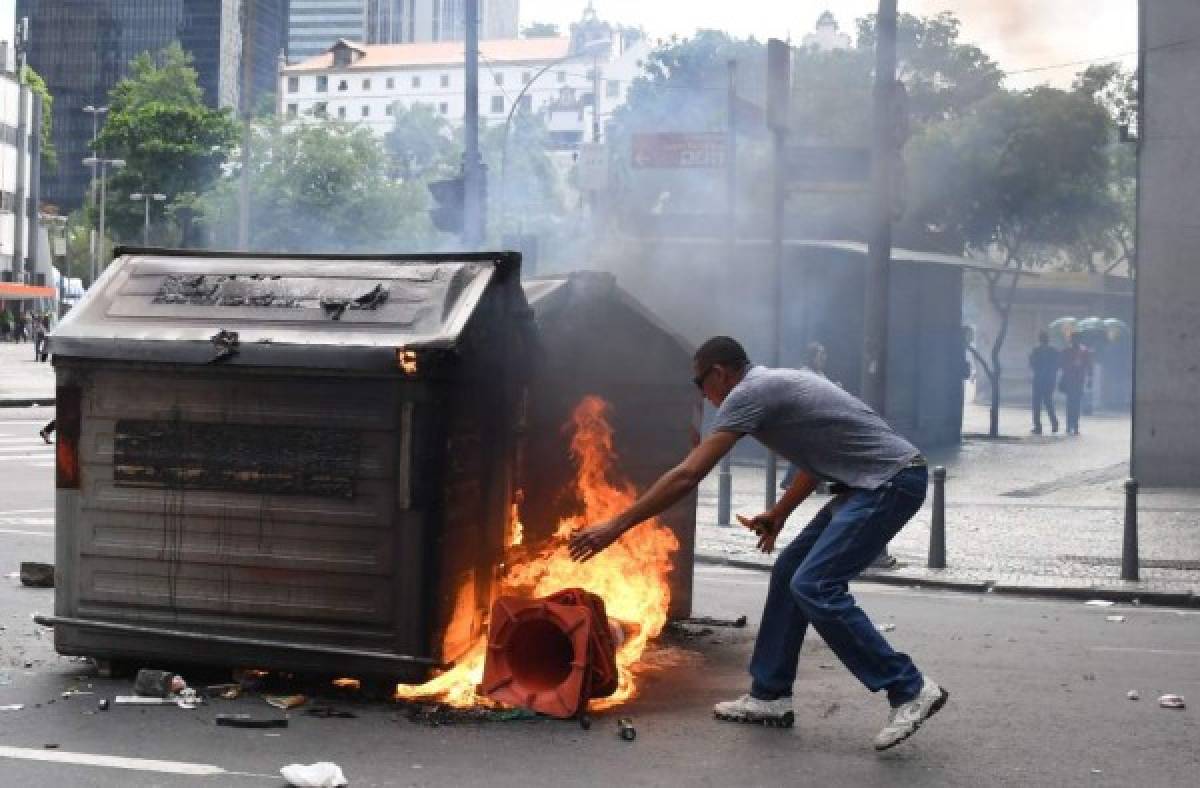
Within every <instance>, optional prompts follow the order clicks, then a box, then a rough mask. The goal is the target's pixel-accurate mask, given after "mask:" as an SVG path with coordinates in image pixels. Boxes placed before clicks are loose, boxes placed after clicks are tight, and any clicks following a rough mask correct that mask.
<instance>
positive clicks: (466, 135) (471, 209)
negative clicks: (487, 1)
mask: <svg viewBox="0 0 1200 788" xmlns="http://www.w3.org/2000/svg"><path fill="white" fill-rule="evenodd" d="M463 6H464V11H465V14H464V18H465V22H466V30H465V31H464V32H465V33H466V35H465V39H466V40H465V47H466V64H465V66H466V88H465V98H466V109H465V111H464V114H463V142H464V144H463V163H462V171H463V245H464V246H466V248H467V249H468V250H475V249H478V248H479V247H480V246H481V245H482V244H483V234H484V215H483V211H484V205H483V188H484V184H483V179H484V172H483V159H482V157H481V156H480V155H479V0H464V3H463Z"/></svg>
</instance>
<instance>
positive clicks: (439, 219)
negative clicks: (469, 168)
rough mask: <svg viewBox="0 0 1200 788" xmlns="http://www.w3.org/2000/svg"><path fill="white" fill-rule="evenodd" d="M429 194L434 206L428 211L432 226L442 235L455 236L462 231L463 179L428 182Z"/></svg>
mask: <svg viewBox="0 0 1200 788" xmlns="http://www.w3.org/2000/svg"><path fill="white" fill-rule="evenodd" d="M429 193H430V194H431V195H432V196H433V201H434V203H435V205H434V206H433V207H432V208H431V209H430V211H429V218H430V220H431V221H432V222H433V226H434V227H436V228H438V229H439V230H441V231H442V232H444V233H453V234H455V235H457V234H459V233H461V232H462V231H463V198H464V194H465V189H464V188H463V178H462V176H461V175H460V176H458V177H457V178H447V179H446V180H444V181H430V183H429Z"/></svg>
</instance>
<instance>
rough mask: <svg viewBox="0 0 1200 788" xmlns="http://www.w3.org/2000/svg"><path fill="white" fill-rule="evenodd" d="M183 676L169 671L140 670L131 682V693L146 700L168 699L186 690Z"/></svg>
mask: <svg viewBox="0 0 1200 788" xmlns="http://www.w3.org/2000/svg"><path fill="white" fill-rule="evenodd" d="M187 686H188V685H187V681H185V680H184V678H183V676H180V675H177V674H175V673H173V672H171V671H169V670H152V669H150V668H142V669H141V670H139V671H138V672H137V678H136V679H134V681H133V691H134V692H135V693H137V694H138V695H142V696H145V697H147V698H168V697H170V696H172V695H176V694H178V693H180V692H183V691H184V690H185V689H187Z"/></svg>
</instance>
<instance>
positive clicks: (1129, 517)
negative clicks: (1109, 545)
mask: <svg viewBox="0 0 1200 788" xmlns="http://www.w3.org/2000/svg"><path fill="white" fill-rule="evenodd" d="M1137 494H1138V483H1137V479H1126V480H1125V540H1124V542H1123V543H1122V545H1121V579H1122V580H1137V579H1138V532H1137V514H1138V512H1137Z"/></svg>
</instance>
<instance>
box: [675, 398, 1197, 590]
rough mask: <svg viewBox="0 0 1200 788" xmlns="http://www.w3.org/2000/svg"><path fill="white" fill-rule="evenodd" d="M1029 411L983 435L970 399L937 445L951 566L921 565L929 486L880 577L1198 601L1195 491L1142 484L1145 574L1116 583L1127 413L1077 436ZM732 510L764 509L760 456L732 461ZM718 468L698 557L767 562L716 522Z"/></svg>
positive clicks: (800, 517) (800, 519)
mask: <svg viewBox="0 0 1200 788" xmlns="http://www.w3.org/2000/svg"><path fill="white" fill-rule="evenodd" d="M1028 421H1029V417H1028V414H1027V413H1026V411H1025V410H1024V409H1021V408H1005V409H1003V410H1002V413H1001V421H1000V425H1001V432H1002V433H1003V434H1004V436H1005V437H1001V438H999V439H988V438H987V437H986V432H987V408H986V407H982V406H978V405H968V406H967V413H966V418H965V425H964V433H965V435H964V440H963V443H962V445H961V446H959V447H957V448H954V449H952V450H945V451H940V452H934V453H932V454H931V456H930V461H931V463H933V464H939V465H944V466H945V467H946V469H947V473H948V481H947V484H946V563H947V567H948V568H947V569H944V570H931V569H926V568H925V566H926V560H927V557H928V549H929V526H930V512H931V504H932V495H930V496H929V498H928V499H927V500H926V503H925V506H924V508H923V509H922V510H921V512H920V513H918V514H917V516H916V517H915V518H913V520H912V521H911V522H910V523H909V524H908V525H907V526H906V527H905V528H904V530H903V531H901V532H900V534H899V535H898V536H897V537H896V539H895V540H894V541H893V542H892V552H893V554H894V555H895V557H896V558H897V559H898V560H899V562H900V563H899V566H897V567H896V568H894V569H892V570H886V571H884V570H871V572H870V573H869V575H870V576H871V577H873V578H874V579H879V580H883V581H885V582H894V583H904V584H929V585H951V586H959V587H964V588H975V589H991V590H994V591H996V592H1003V591H1026V592H1028V591H1036V592H1040V593H1046V594H1062V595H1078V596H1097V597H1109V598H1119V599H1129V598H1141V599H1143V600H1144V601H1171V602H1173V603H1184V604H1191V603H1196V604H1200V489H1185V490H1177V489H1175V490H1156V489H1144V490H1142V491H1141V495H1140V497H1139V518H1138V519H1139V544H1140V558H1141V572H1140V577H1141V581H1140V582H1136V583H1129V582H1123V581H1122V580H1121V579H1120V576H1121V545H1122V533H1123V523H1124V507H1125V494H1124V481H1125V479H1126V477H1127V476H1128V473H1129V471H1128V457H1129V447H1130V421H1129V417H1128V415H1119V416H1118V415H1098V416H1094V417H1091V418H1088V417H1087V416H1085V417H1084V419H1083V422H1082V424H1081V431H1082V435H1080V436H1078V437H1067V436H1064V435H1042V436H1034V435H1030V434H1029V423H1028ZM733 482H734V512H735V513H742V514H747V515H753V514H756V513H758V512H760V511H762V510H763V504H764V499H765V472H764V469H763V467H762V465H751V464H744V465H739V466H736V467H735V470H734V479H733ZM825 500H826V499H825V498H824V497H823V496H814V499H813V500H812V501H810V502H807V503H805V504H804V505H803V506H802V507H801V508H800V509H798V510H797V511H796V513H795V514H794V515H793V516H792V518H791V520H790V521H789V523H788V525H787V527H786V528H785V530H784V533H783V535H782V536H781V539H780V544H784V543H786V540H788V539H790V538H791V537H792V536H794V535H795V533H796V532H797V531H798V530H799V529H800V528H802V527H803V526H804V524H805V523H807V522H808V519H809V518H810V517H811V516H812V515H813V513H815V511H816V510H817V508H819V507H820V506H821V505H823V504H824V502H825ZM716 505H717V478H716V472H714V473H713V474H711V475H710V477H709V478H708V479H706V480H705V481H704V483H703V484H702V485H701V488H700V504H699V511H698V517H697V524H698V528H697V554H698V556H699V557H700V560H705V561H712V562H726V563H733V564H737V565H751V566H762V567H766V566H769V565H770V562H771V557H769V556H764V555H762V554H761V553H758V552H757V551H756V550H755V544H754V543H755V539H754V537H753V536H752V535H751V534H750V533H749V532H747V531H745V530H744V529H742V528H740V527H733V528H724V527H719V526H718V525H717V524H716Z"/></svg>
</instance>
